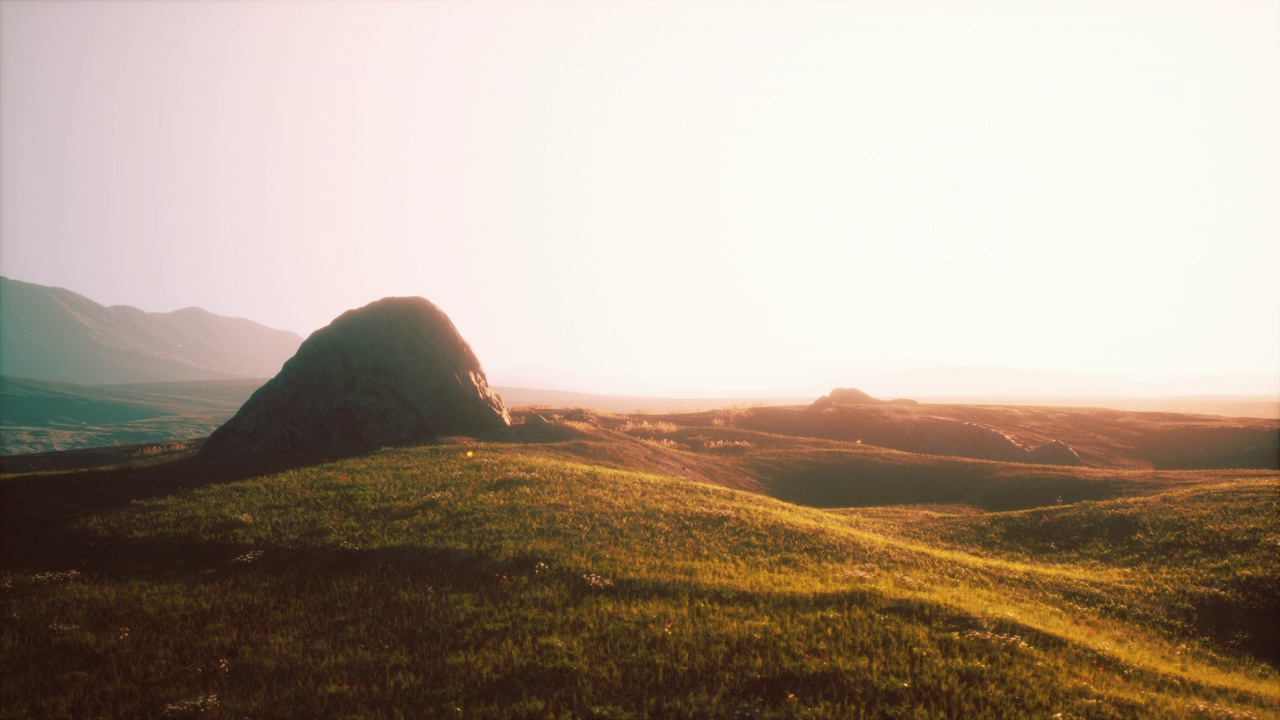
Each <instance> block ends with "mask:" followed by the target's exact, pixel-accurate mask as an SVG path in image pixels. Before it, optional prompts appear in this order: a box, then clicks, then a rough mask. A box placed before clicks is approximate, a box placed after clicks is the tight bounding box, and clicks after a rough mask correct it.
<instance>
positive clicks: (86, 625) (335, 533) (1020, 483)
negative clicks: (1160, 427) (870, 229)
mask: <svg viewBox="0 0 1280 720" xmlns="http://www.w3.org/2000/svg"><path fill="white" fill-rule="evenodd" d="M531 417H532V416H530V415H522V416H520V417H519V418H518V419H524V420H525V422H524V423H522V424H517V425H516V426H514V427H513V428H511V429H509V430H505V431H501V432H496V433H494V434H492V435H490V436H486V437H484V438H480V439H472V438H444V439H441V440H439V441H437V442H434V443H427V444H422V445H416V446H405V447H385V448H379V449H370V450H369V451H367V452H361V453H359V454H355V455H350V456H348V457H345V458H344V457H331V458H325V457H321V456H302V455H296V456H272V457H263V458H257V459H253V460H236V461H219V462H210V461H208V460H206V459H204V458H201V457H197V456H196V455H195V450H196V448H195V447H188V448H186V449H184V450H181V451H176V452H160V453H158V454H154V455H148V456H145V457H137V456H136V455H135V454H133V453H131V452H130V451H129V449H127V448H116V449H113V450H110V451H95V452H96V453H97V455H96V456H94V457H89V456H87V455H84V454H75V453H69V454H59V455H55V456H47V457H46V458H45V460H46V464H45V465H44V466H43V469H42V470H41V471H40V472H36V473H31V472H30V471H31V470H32V469H34V468H33V462H34V461H35V460H36V459H35V458H27V459H24V458H9V459H6V460H4V461H3V464H2V465H0V467H3V468H4V473H5V475H4V476H3V477H0V513H2V516H0V520H2V521H3V522H0V579H2V581H3V587H4V591H3V594H0V604H2V609H3V611H4V612H3V615H2V616H0V658H2V659H3V660H4V662H5V666H6V667H7V668H8V671H7V672H6V682H5V683H4V684H3V685H2V686H0V717H6V718H7V717H14V718H17V717H33V716H41V717H61V716H68V717H91V716H99V715H105V716H132V717H144V716H146V717H158V716H167V717H195V716H212V717H221V716H226V717H243V716H248V717H264V716H269V717H278V718H294V717H296V718H316V717H347V716H360V717H369V718H394V717H405V716H426V717H476V718H560V717H580V718H643V717H654V718H658V717H705V718H744V717H754V718H955V717H965V718H978V719H981V718H1014V717H1018V718H1022V717H1042V718H1062V719H1063V720H1065V719H1066V718H1076V719H1077V720H1078V719H1082V718H1097V719H1112V718H1188V717H1190V718H1275V717H1278V716H1280V657H1277V656H1276V654H1275V652H1274V648H1275V645H1274V643H1273V642H1272V641H1273V640H1274V639H1275V638H1276V637H1277V634H1276V633H1277V627H1278V623H1277V618H1280V607H1277V605H1276V602H1277V598H1278V597H1280V592H1278V591H1280V587H1278V586H1277V585H1276V579H1277V577H1280V565H1277V559H1278V558H1280V555H1277V554H1276V552H1275V544H1276V542H1277V540H1278V539H1280V520H1278V518H1280V513H1277V512H1276V498H1277V492H1278V491H1280V474H1277V473H1276V472H1275V471H1230V470H1202V471H1151V470H1134V469H1110V470H1102V469H1097V468H1079V467H1077V468H1062V467H1041V466H1031V465H1018V464H1013V463H1000V462H990V461H979V460H965V459H960V458H939V457H935V456H925V455H916V454H911V453H903V452H898V451H893V450H886V449H882V448H874V447H868V446H866V445H859V444H857V443H856V442H854V441H849V440H836V439H824V438H803V437H799V436H795V435H785V434H776V433H763V432H759V431H751V430H744V429H740V428H734V427H727V426H726V425H725V424H724V423H719V424H717V423H715V422H713V421H714V420H715V419H716V417H715V416H711V415H708V416H706V417H705V418H704V422H702V423H701V424H699V423H698V422H696V421H694V420H690V422H688V423H687V424H686V425H682V426H674V424H672V425H673V426H674V429H673V428H668V427H666V426H665V425H663V426H656V427H655V424H654V423H653V422H651V421H650V420H645V419H641V418H638V417H637V418H626V419H624V418H601V417H593V416H592V415H591V414H589V413H582V412H580V411H577V412H573V411H566V412H564V413H563V414H562V415H561V416H560V417H555V416H553V417H552V418H551V419H550V420H549V421H548V422H547V423H532V422H529V420H530V419H531ZM660 422H666V421H660ZM613 423H617V424H616V425H615V426H611V425H612V424H613ZM645 424H648V426H649V427H645ZM694 438H701V439H700V440H698V441H697V442H691V441H693V440H694ZM195 445H198V443H196V444H195ZM829 461H831V462H836V463H837V464H840V463H842V464H843V468H844V469H843V471H842V472H840V473H826V474H824V473H822V472H818V473H815V472H813V468H814V463H818V464H823V463H828V462H829ZM894 467H896V468H898V469H897V470H896V471H891V469H892V468H894ZM912 468H914V470H913V469H912ZM895 472H896V473H897V474H894V473H895ZM837 476H840V477H842V478H843V481H842V482H833V481H834V480H838V479H839V478H838V477H837ZM805 483H808V485H805ZM824 483H826V485H824ZM953 485H954V486H958V487H957V488H952V486H953ZM850 487H853V488H855V489H856V491H855V492H854V493H853V494H845V495H841V494H840V493H847V491H848V489H849V488H850ZM797 488H799V490H801V491H802V492H800V491H797ZM857 488H860V489H857ZM877 488H879V490H877ZM788 496H789V497H791V498H792V499H793V500H794V501H795V502H786V501H783V500H780V499H778V498H780V497H788ZM940 503H946V504H940Z"/></svg>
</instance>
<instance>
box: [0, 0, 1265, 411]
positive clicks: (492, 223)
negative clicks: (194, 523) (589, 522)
mask: <svg viewBox="0 0 1280 720" xmlns="http://www.w3.org/2000/svg"><path fill="white" fill-rule="evenodd" d="M0 13H2V18H3V23H2V24H0V33H3V35H2V38H0V39H2V41H3V42H0V159H2V162H0V206H2V208H3V212H0V270H2V271H3V273H4V274H5V275H6V276H8V277H12V278H15V279H20V280H27V281H31V282H38V283H43V284H50V285H59V286H64V287H68V288H71V289H74V290H76V291H78V292H81V293H83V294H85V295H88V296H89V297H90V298H92V299H94V300H97V301H100V302H104V303H108V304H113V303H121V304H131V305H136V306H138V307H141V308H143V309H146V310H151V311H167V310H174V309H177V308H180V307H184V306H189V305H198V306H201V307H204V308H206V309H208V310H211V311H213V312H217V313H221V314H226V315H235V316H242V317H248V318H252V319H254V320H257V321H259V322H262V323H264V324H266V325H270V326H274V327H282V328H286V329H291V330H295V331H297V332H300V333H302V334H304V335H305V334H307V333H309V332H310V331H312V330H315V329H317V328H318V327H320V326H322V325H324V324H326V323H327V322H328V321H329V320H330V319H332V318H333V317H334V316H336V315H338V314H339V313H340V312H342V311H344V310H347V309H349V308H352V307H356V306H360V305H364V304H366V303H368V302H370V301H372V300H374V299H377V298H379V297H382V296H386V295H422V296H424V297H427V298H429V299H431V300H432V301H434V302H436V303H437V304H438V305H440V306H441V307H442V308H443V309H444V310H445V311H446V312H447V313H449V315H450V316H451V317H452V318H453V320H454V322H455V324H457V326H458V327H459V329H460V330H461V331H462V333H463V335H464V336H466V337H467V338H468V340H470V341H471V343H472V345H473V346H474V348H475V350H476V352H477V354H478V355H479V357H480V358H481V359H482V360H483V361H484V364H485V366H486V369H488V370H489V371H490V375H491V376H492V379H494V380H495V381H496V382H499V383H501V382H504V381H505V382H522V381H523V382H526V383H527V384H533V383H539V382H540V383H541V384H550V385H559V386H561V387H569V388H571V389H572V388H576V389H584V390H598V391H612V392H668V393H684V392H703V393H714V392H726V393H727V392H743V391H746V392H752V391H754V392H763V391H768V390H773V389H780V388H787V387H794V386H797V385H802V384H805V383H810V382H818V381H822V380H825V379H827V378H831V377H835V376H839V375H840V374H842V373H845V374H847V373H869V372H888V371H895V370H905V369H911V368H917V367H927V366H954V365H998V366H1004V367H1013V368H1034V369H1046V370H1058V371H1068V372H1077V373H1096V374H1120V375H1163V374H1196V373H1238V372H1262V371H1274V370H1276V369H1277V368H1280V283H1278V282H1277V280H1276V279H1277V278H1278V277H1280V133H1278V132H1277V128H1280V30H1278V28H1280V5H1277V4H1276V3H1271V2H1234V3H1221V2H1208V1H1206V2H1170V3H1158V4H1154V3H1146V2H1097V3H1093V2H1074V1H1073V2H1037V3H1020V2H968V3H955V2H937V3H930V2H857V3H816V2H815V3H791V2H785V3H784V2H778V3H768V2H748V3H743V2H723V3H722V2H690V3H662V2H658V3H654V2H634V3H629V2H610V3H585V4H584V3H471V2H461V3H453V2H431V3H395V2H387V3H330V4H319V3H317V4H310V3H309V4H302V3H294V2H277V3H272V2H264V3H201V2H184V3H134V2H124V3H114V2H96V3H73V2H67V3H35V2H30V3H28V2H6V3H4V4H3V5H2V6H0Z"/></svg>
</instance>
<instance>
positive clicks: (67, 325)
mask: <svg viewBox="0 0 1280 720" xmlns="http://www.w3.org/2000/svg"><path fill="white" fill-rule="evenodd" d="M301 342H302V338H301V337H299V336H298V335H296V334H294V333H291V332H287V331H284V330H275V329H272V328H269V327H266V326H263V325H259V324H258V323H256V322H253V321H251V320H245V319H243V318H229V317H223V316H221V315H215V314H213V313H211V312H208V311H206V310H202V309H200V308H195V307H189V308H183V309H182V310H176V311H174V312H170V313H149V312H145V311H143V310H139V309H138V308H135V307H129V306H125V305H116V306H112V307H107V306H104V305H101V304H99V303H96V302H94V301H92V300H90V299H88V298H86V297H84V296H83V295H79V294H77V293H74V292H71V291H70V290H65V289H63V288H54V287H46V286H44V285H36V284H34V283H27V282H21V281H18V280H10V279H9V278H3V277H0V374H4V375H7V376H11V377H25V378H32V379H36V380H52V381H59V382H70V383H81V384H88V385H106V384H112V383H155V382H173V381H188V380H224V379H233V378H262V377H270V376H271V375H274V374H275V373H276V372H277V371H279V370H280V366H281V365H282V364H284V361H285V360H287V359H288V358H289V356H290V355H292V354H293V353H294V351H296V350H297V349H298V345H299V344H300V343H301Z"/></svg>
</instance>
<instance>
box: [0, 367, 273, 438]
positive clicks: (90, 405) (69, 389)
mask: <svg viewBox="0 0 1280 720" xmlns="http://www.w3.org/2000/svg"><path fill="white" fill-rule="evenodd" d="M263 382H264V381H263V380H252V379H250V380H208V381H199V382H174V383H149V384H138V385H77V384H74V383H61V382H52V381H48V380H32V379H29V378H13V377H0V453H3V454H22V453H36V452H49V451H53V450H72V449H77V448H89V447H102V446H108V445H115V444H120V443H142V442H162V441H168V440H179V439H188V438H199V437H205V436H207V435H209V433H211V432H212V431H213V430H214V429H216V428H217V427H218V426H219V425H221V424H222V423H224V422H226V421H227V419H228V418H230V417H231V416H232V415H234V414H235V412H236V411H237V410H239V409H240V405H242V404H243V403H244V401H245V400H246V399H248V397H249V396H250V395H251V394H252V393H253V391H254V390H256V389H257V388H258V387H259V386H261V385H262V383H263Z"/></svg>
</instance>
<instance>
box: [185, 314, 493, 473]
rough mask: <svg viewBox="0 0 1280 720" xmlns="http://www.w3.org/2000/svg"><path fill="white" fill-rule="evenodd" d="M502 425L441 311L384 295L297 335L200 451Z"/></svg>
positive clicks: (390, 438) (364, 441) (373, 439)
mask: <svg viewBox="0 0 1280 720" xmlns="http://www.w3.org/2000/svg"><path fill="white" fill-rule="evenodd" d="M510 424H511V419H510V417H509V416H508V415H507V410H506V408H505V407H504V406H503V404H502V400H501V399H500V398H499V397H498V396H496V395H494V394H493V392H492V391H491V390H490V389H489V384H488V382H487V381H486V379H485V376H484V370H482V369H481V367H480V362H479V360H477V359H476V356H475V354H474V353H473V352H472V351H471V347H470V346H469V345H467V343H466V341H465V340H463V339H462V336H461V335H459V334H458V331H457V329H456V328H455V327H454V326H453V323H452V322H451V321H450V320H449V318H448V317H447V316H446V315H445V314H444V313H443V312H442V311H441V310H440V309H439V308H437V307H436V306H435V305H433V304H431V303H430V302H428V301H427V300H424V299H423V298H418V297H404V298H385V299H383V300H379V301H377V302H375V303H372V304H370V305H366V306H365V307H363V308H360V309H358V310H351V311H349V312H346V313H344V314H343V315H341V316H339V317H338V318H337V319H336V320H334V321H333V322H332V323H331V324H329V326H328V327H325V328H323V329H321V330H318V331H316V332H315V333H314V334H312V336H311V337H309V338H307V340H306V342H304V343H303V344H302V346H301V347H299V348H298V353H297V355H295V356H294V357H293V358H292V359H290V360H289V361H288V362H287V363H285V365H284V369H282V370H281V371H280V374H279V375H277V376H276V377H275V378H273V379H272V380H271V381H269V382H268V383H267V384H266V385H264V386H262V388H260V389H259V390H258V391H257V392H255V393H254V394H253V396H252V397H251V398H249V401H248V402H246V403H245V405H244V407H242V408H241V409H240V412H238V413H237V414H236V415H235V417H233V418H232V419H231V420H230V421H228V422H227V423H226V424H225V425H223V426H222V427H221V428H219V429H218V430H217V431H216V432H214V434H213V435H212V436H210V438H209V441H208V443H207V444H206V445H205V448H204V452H205V453H206V454H209V455H214V456H225V455H238V454H252V453H262V452H272V451H281V450H306V449H338V448H345V447H354V446H362V445H368V444H377V443H387V442H397V441H405V440H416V439H423V438H429V437H434V436H439V435H450V434H476V433H482V432H485V431H489V430H494V429H498V428H503V427H506V426H508V425H510Z"/></svg>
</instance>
